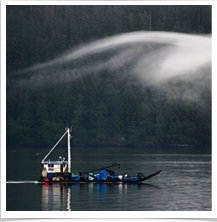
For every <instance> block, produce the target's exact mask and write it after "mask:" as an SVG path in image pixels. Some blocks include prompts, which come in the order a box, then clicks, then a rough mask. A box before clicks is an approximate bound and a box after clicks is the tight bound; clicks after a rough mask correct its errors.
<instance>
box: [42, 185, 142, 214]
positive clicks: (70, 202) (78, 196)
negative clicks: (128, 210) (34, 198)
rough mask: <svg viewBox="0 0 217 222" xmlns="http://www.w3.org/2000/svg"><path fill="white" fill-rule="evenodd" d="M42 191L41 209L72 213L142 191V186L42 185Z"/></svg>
mask: <svg viewBox="0 0 217 222" xmlns="http://www.w3.org/2000/svg"><path fill="white" fill-rule="evenodd" d="M40 186H41V190H42V194H41V197H42V203H41V208H42V210H43V211H71V210H77V209H78V208H79V209H82V208H84V209H83V210H85V207H84V205H85V204H86V205H87V204H88V203H89V204H90V203H93V202H94V201H97V202H101V203H102V202H106V201H107V200H108V199H110V198H111V197H112V196H114V195H117V197H118V196H122V195H123V194H125V193H127V190H128V189H133V190H135V189H140V187H141V185H140V184H97V183H96V184H95V183H91V184H87V183H83V184H82V183H79V184H65V183H56V184H51V183H45V184H40Z"/></svg>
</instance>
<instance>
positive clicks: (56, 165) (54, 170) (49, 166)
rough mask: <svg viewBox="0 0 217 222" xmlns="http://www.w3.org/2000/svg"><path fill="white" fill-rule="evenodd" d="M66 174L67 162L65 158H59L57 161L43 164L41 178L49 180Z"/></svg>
mask: <svg viewBox="0 0 217 222" xmlns="http://www.w3.org/2000/svg"><path fill="white" fill-rule="evenodd" d="M66 172H68V161H65V158H64V157H63V159H62V157H59V159H58V161H50V160H49V161H46V162H43V170H42V176H43V177H46V178H48V179H51V178H53V177H55V176H57V175H59V176H60V175H61V176H62V175H63V174H64V173H66Z"/></svg>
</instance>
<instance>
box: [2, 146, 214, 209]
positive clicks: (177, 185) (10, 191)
mask: <svg viewBox="0 0 217 222" xmlns="http://www.w3.org/2000/svg"><path fill="white" fill-rule="evenodd" d="M48 151H49V148H8V149H7V162H6V165H7V184H6V210H7V211H211V210H212V205H211V202H212V199H211V193H212V192H211V154H210V150H208V149H196V148H194V149H193V148H192V149H189V148H179V149H178V148H176V149H174V148H173V149H172V148H170V149H169V148H168V149H157V148H152V149H146V148H100V147H97V148H93V147H92V148H87V147H85V148H84V147H81V148H80V147H79V148H78V147H76V148H72V172H74V173H78V172H79V171H81V172H82V171H88V170H91V169H97V168H100V167H103V166H109V165H111V164H112V163H114V162H117V163H120V164H121V167H120V169H119V168H118V167H116V168H113V170H114V171H115V172H116V173H118V174H124V173H128V174H129V175H136V174H137V173H138V172H142V173H143V174H144V175H146V176H147V175H149V174H151V173H154V172H156V171H158V170H160V169H162V170H163V171H162V172H161V173H160V174H158V175H157V176H155V177H153V178H151V179H150V180H147V181H144V182H143V183H142V184H50V185H49V184H39V183H37V179H38V178H39V177H40V174H41V159H42V158H43V157H44V155H45V154H46V153H47V152H48ZM36 152H39V153H40V155H39V156H35V153H36ZM57 154H58V155H59V154H61V155H62V154H63V155H62V156H64V155H65V156H66V157H67V150H64V149H63V150H60V151H57ZM55 155H56V154H55ZM55 155H54V156H55ZM58 155H57V156H58Z"/></svg>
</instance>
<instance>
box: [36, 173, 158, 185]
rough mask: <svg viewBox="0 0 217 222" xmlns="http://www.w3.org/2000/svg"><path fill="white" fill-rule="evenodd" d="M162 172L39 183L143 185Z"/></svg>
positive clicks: (41, 181) (68, 178)
mask: <svg viewBox="0 0 217 222" xmlns="http://www.w3.org/2000/svg"><path fill="white" fill-rule="evenodd" d="M161 171H162V170H159V171H157V172H155V173H153V174H150V175H149V176H147V177H145V176H144V175H143V174H142V173H138V176H137V177H130V176H127V177H124V178H123V179H119V178H118V177H115V178H111V177H107V178H106V179H100V180H97V179H93V180H89V179H86V178H84V177H80V178H79V180H73V179H72V178H70V177H66V179H64V178H59V179H58V180H57V179H55V180H53V179H44V178H40V179H39V180H38V182H39V183H43V184H45V183H46V184H47V183H51V184H53V183H54V184H56V183H75V184H76V183H107V184H112V183H141V182H142V181H145V180H148V179H150V178H151V177H153V176H155V175H157V174H159V173H160V172H161Z"/></svg>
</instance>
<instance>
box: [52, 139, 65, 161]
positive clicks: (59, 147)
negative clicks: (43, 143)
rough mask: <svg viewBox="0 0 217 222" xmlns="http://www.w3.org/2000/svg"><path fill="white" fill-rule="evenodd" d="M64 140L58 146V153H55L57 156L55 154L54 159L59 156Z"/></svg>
mask: <svg viewBox="0 0 217 222" xmlns="http://www.w3.org/2000/svg"><path fill="white" fill-rule="evenodd" d="M63 141H64V140H62V141H61V142H60V146H58V148H57V152H56V154H55V156H54V160H55V159H57V156H58V154H59V151H60V149H61V148H62V145H63Z"/></svg>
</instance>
